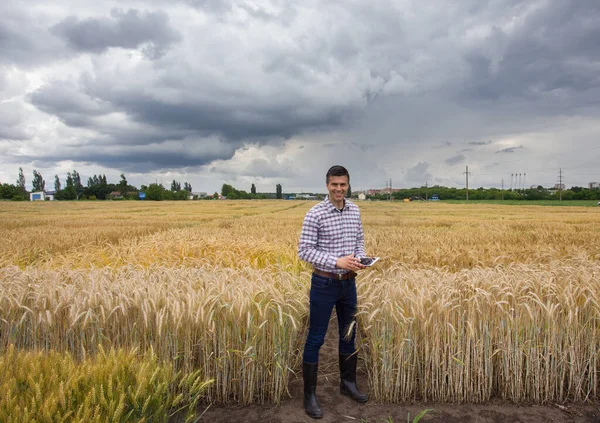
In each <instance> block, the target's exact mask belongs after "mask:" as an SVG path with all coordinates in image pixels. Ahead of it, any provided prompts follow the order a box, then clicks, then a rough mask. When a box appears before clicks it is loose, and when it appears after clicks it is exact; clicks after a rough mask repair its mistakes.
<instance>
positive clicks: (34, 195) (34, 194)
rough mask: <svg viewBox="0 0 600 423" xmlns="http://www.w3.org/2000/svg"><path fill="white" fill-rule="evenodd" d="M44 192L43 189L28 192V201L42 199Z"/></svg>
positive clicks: (43, 198) (44, 195) (44, 196)
mask: <svg viewBox="0 0 600 423" xmlns="http://www.w3.org/2000/svg"><path fill="white" fill-rule="evenodd" d="M45 199H46V193H45V192H44V191H36V192H31V193H29V201H44V200H45Z"/></svg>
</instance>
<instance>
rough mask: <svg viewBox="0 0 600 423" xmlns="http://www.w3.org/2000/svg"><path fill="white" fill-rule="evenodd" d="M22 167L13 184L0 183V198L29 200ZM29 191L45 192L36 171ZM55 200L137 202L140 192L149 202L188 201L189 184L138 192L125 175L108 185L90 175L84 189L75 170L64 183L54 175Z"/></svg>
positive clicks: (102, 177)
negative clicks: (123, 200) (122, 200)
mask: <svg viewBox="0 0 600 423" xmlns="http://www.w3.org/2000/svg"><path fill="white" fill-rule="evenodd" d="M25 185H26V179H25V175H24V173H23V168H19V176H18V178H17V181H16V184H9V183H3V184H0V199H2V200H14V201H24V200H28V199H29V192H28V191H27V189H26V187H25ZM31 185H32V192H38V191H47V187H46V181H45V180H44V178H43V176H42V174H41V173H40V172H38V171H37V170H34V171H33V179H32V183H31ZM54 191H55V194H54V199H55V200H82V199H86V200H109V199H112V200H121V199H125V200H137V199H138V198H139V192H140V191H141V192H144V193H145V194H146V198H147V199H149V200H187V199H188V198H189V195H190V193H191V192H192V184H190V183H189V182H184V184H183V188H182V186H181V183H180V182H178V181H176V180H173V182H172V183H171V189H170V190H168V189H166V188H165V187H164V186H163V185H162V184H157V183H154V184H150V185H148V186H146V185H142V186H141V187H140V189H139V190H138V189H137V188H136V187H135V186H133V185H130V184H129V183H128V182H127V178H126V177H125V174H123V173H122V174H121V180H120V181H119V182H118V183H116V184H115V183H109V182H108V181H107V179H106V175H94V176H90V177H89V178H88V180H87V184H86V186H84V185H83V183H82V182H81V175H80V174H79V172H77V171H76V170H73V171H71V172H67V176H66V178H65V180H64V184H63V182H62V181H61V179H60V177H59V176H58V175H54Z"/></svg>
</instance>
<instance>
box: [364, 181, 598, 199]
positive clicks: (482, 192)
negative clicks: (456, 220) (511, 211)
mask: <svg viewBox="0 0 600 423" xmlns="http://www.w3.org/2000/svg"><path fill="white" fill-rule="evenodd" d="M435 194H437V195H438V196H439V198H440V200H464V199H465V198H466V195H467V192H466V189H465V188H448V187H443V186H439V185H434V186H431V187H424V186H423V187H420V188H409V189H400V190H397V191H394V192H393V193H392V197H393V198H394V199H395V200H404V199H405V198H415V197H417V198H418V197H420V198H422V199H425V198H428V199H429V198H431V196H432V195H435ZM559 197H562V199H563V200H600V189H589V188H583V187H577V186H574V187H571V188H570V189H564V190H562V192H560V193H559V192H558V190H556V189H554V188H548V189H546V188H544V187H542V186H541V185H538V186H537V187H536V188H529V189H514V190H511V189H505V190H501V189H498V188H477V189H469V200H502V199H504V200H524V201H526V200H557V199H558V198H559ZM367 198H370V199H373V200H386V199H387V194H386V193H378V194H375V195H367Z"/></svg>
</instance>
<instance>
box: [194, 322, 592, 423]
mask: <svg viewBox="0 0 600 423" xmlns="http://www.w3.org/2000/svg"><path fill="white" fill-rule="evenodd" d="M337 342H338V340H337V320H336V319H335V312H334V313H333V318H332V320H331V322H330V324H329V331H328V332H327V337H326V339H325V345H323V347H322V348H321V352H320V357H319V359H320V368H319V386H318V388H317V394H318V396H319V402H320V403H321V407H322V408H323V412H324V417H323V419H321V420H318V421H320V422H324V423H325V422H327V423H329V422H331V423H333V422H336V423H337V422H360V423H384V422H385V423H392V422H393V423H404V422H407V421H412V419H413V418H414V417H415V416H417V415H418V414H419V413H420V412H421V411H422V410H424V409H432V411H430V412H428V413H427V415H426V416H425V417H424V418H423V419H422V420H421V422H440V423H441V422H443V423H458V422H461V423H464V422H470V423H505V422H506V423H542V422H544V423H545V422H565V423H566V422H569V423H571V422H572V423H599V422H600V408H599V407H597V406H595V405H571V406H568V407H564V408H563V409H561V408H559V407H558V406H516V405H514V404H510V403H506V402H503V401H499V400H494V401H491V402H490V403H487V404H458V405H448V404H443V405H441V404H421V403H419V404H402V405H390V404H376V403H374V402H372V401H371V402H369V403H367V404H362V405H359V404H357V403H355V402H354V401H352V400H351V399H349V398H347V397H345V396H342V395H340V393H339V370H338V350H337ZM360 365H361V362H360V361H359V374H358V377H357V379H358V385H359V386H360V387H361V388H362V389H367V386H368V384H367V377H366V375H365V374H364V373H360ZM302 386H303V385H302V375H301V374H299V375H298V378H296V379H295V380H292V381H291V382H290V385H289V390H290V394H291V396H292V397H291V398H288V399H286V400H284V401H283V402H282V403H281V404H280V405H279V406H278V407H277V406H273V405H252V406H248V407H240V408H231V407H210V408H209V409H208V410H207V411H206V412H205V414H204V415H203V417H202V418H201V419H200V421H201V422H202V421H206V422H211V423H235V422H272V423H284V422H285V423H296V422H297V423H300V422H312V421H316V420H313V419H311V418H310V417H308V416H307V415H306V414H305V413H304V408H303V405H302ZM409 413H410V419H411V420H408V417H409Z"/></svg>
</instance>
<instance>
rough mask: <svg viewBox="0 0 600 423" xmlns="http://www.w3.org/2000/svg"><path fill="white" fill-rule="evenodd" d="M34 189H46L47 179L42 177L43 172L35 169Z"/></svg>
mask: <svg viewBox="0 0 600 423" xmlns="http://www.w3.org/2000/svg"><path fill="white" fill-rule="evenodd" d="M32 184H33V190H34V191H44V190H45V189H46V181H44V178H43V177H42V174H41V173H39V172H38V171H37V170H35V169H34V170H33V182H32Z"/></svg>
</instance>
